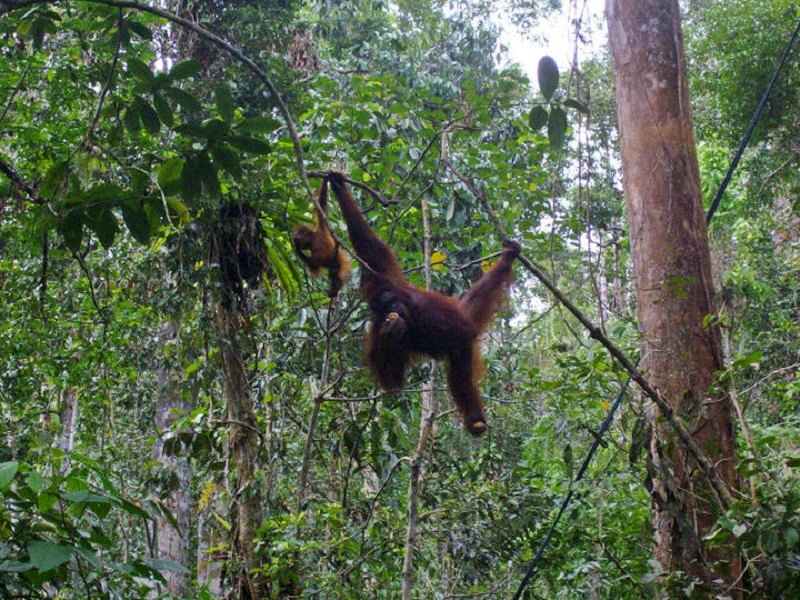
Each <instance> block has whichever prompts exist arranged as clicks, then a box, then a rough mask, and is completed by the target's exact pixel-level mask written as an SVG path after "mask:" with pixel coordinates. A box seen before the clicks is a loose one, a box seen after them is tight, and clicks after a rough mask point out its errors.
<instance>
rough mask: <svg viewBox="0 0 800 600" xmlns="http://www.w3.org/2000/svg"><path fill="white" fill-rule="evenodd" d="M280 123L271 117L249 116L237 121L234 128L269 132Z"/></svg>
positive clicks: (248, 131)
mask: <svg viewBox="0 0 800 600" xmlns="http://www.w3.org/2000/svg"><path fill="white" fill-rule="evenodd" d="M280 125H281V122H280V121H278V120H277V119H273V118H272V117H251V118H249V119H245V120H244V121H242V122H240V123H238V124H237V125H236V130H237V131H243V132H245V133H271V132H273V131H275V130H276V129H277V128H278V127H280Z"/></svg>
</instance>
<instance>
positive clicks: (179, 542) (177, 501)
mask: <svg viewBox="0 0 800 600" xmlns="http://www.w3.org/2000/svg"><path fill="white" fill-rule="evenodd" d="M176 329H177V327H176V325H175V324H174V323H172V322H169V321H167V322H165V323H164V325H163V327H162V331H161V335H160V338H161V345H162V347H166V346H168V345H170V344H173V343H175V340H176V337H177V332H176ZM167 355H168V353H165V355H163V356H162V357H161V360H160V361H159V363H158V366H157V367H156V369H155V375H156V379H157V381H158V404H157V406H156V413H155V418H154V421H155V426H156V429H157V433H158V435H157V437H156V441H155V442H154V443H153V460H154V461H156V462H158V463H160V464H161V471H162V473H163V474H164V475H165V476H167V477H166V478H165V479H166V480H167V482H168V485H167V489H166V490H165V491H162V492H161V494H160V495H161V498H162V501H163V503H164V506H165V507H166V508H167V509H168V510H169V511H170V512H171V513H172V515H173V517H175V521H176V522H177V524H178V528H177V529H176V528H175V527H174V525H173V524H172V523H171V522H170V520H169V519H167V518H166V517H165V516H164V515H158V518H157V519H156V523H155V534H156V549H157V552H158V555H157V558H161V559H165V560H171V561H173V562H175V563H177V564H179V565H181V566H183V567H186V568H187V571H185V572H178V571H164V572H163V575H164V579H166V581H167V587H168V588H169V591H170V592H171V593H172V594H174V595H175V596H178V597H183V596H185V595H186V594H187V593H188V591H189V573H190V571H189V528H190V526H191V525H190V523H191V491H190V489H189V486H190V482H191V477H190V476H191V474H190V471H189V461H188V459H187V457H186V456H185V455H184V454H175V453H172V452H170V453H165V452H164V438H163V432H164V431H165V430H168V429H170V427H171V426H172V424H173V422H174V421H175V418H176V417H177V416H179V415H181V414H185V413H186V412H187V411H188V410H189V402H188V400H187V399H186V398H183V397H181V395H180V393H179V391H180V390H179V389H178V378H177V374H176V373H175V371H174V370H173V369H172V368H170V365H169V359H168V358H166V356H167Z"/></svg>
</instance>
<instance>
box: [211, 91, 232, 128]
mask: <svg viewBox="0 0 800 600" xmlns="http://www.w3.org/2000/svg"><path fill="white" fill-rule="evenodd" d="M214 99H215V101H216V103H217V111H218V112H219V116H220V117H222V120H223V121H225V122H226V123H230V122H232V121H233V111H234V108H235V106H234V104H233V94H232V93H231V88H230V87H229V86H228V84H227V83H225V82H224V81H220V82H219V83H218V84H217V86H216V87H215V88H214Z"/></svg>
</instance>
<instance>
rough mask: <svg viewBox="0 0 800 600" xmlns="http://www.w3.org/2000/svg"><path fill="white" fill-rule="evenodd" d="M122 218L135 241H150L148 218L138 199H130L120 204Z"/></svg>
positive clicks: (141, 242) (142, 242)
mask: <svg viewBox="0 0 800 600" xmlns="http://www.w3.org/2000/svg"><path fill="white" fill-rule="evenodd" d="M122 220H123V221H125V225H127V226H128V231H130V232H131V235H132V236H133V238H134V239H135V240H136V241H137V242H139V243H140V244H146V243H147V242H149V241H150V219H149V218H148V217H147V213H146V212H145V210H144V208H143V207H142V206H141V204H139V202H138V201H136V200H132V201H130V202H126V203H125V204H123V205H122Z"/></svg>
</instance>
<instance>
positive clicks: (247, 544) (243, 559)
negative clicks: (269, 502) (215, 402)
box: [215, 292, 265, 600]
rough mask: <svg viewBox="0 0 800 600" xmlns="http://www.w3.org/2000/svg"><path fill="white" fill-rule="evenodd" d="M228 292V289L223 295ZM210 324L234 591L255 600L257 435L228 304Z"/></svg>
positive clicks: (234, 316) (259, 584)
mask: <svg viewBox="0 0 800 600" xmlns="http://www.w3.org/2000/svg"><path fill="white" fill-rule="evenodd" d="M228 293H229V294H230V292H228ZM231 296H232V294H230V295H229V296H228V297H229V298H230V297H231ZM215 329H216V335H217V338H218V342H219V345H220V356H221V358H222V370H223V379H224V384H223V385H224V389H225V400H226V404H227V407H228V422H229V430H228V431H229V433H228V452H229V458H230V462H231V463H232V471H233V473H234V480H235V488H234V489H233V503H232V506H231V515H230V516H231V523H232V524H233V526H234V537H233V540H232V541H233V547H234V552H235V553H236V558H237V559H238V563H239V565H240V567H241V570H240V572H239V573H238V574H236V582H235V587H236V588H237V591H236V592H235V593H234V594H233V595H234V597H240V598H251V599H253V600H257V599H258V598H261V597H263V595H264V591H265V590H264V588H263V585H264V583H263V578H262V577H261V576H260V575H258V574H257V573H253V570H254V569H257V567H258V566H259V565H258V562H257V560H256V556H255V532H256V530H257V529H258V528H259V527H260V525H261V521H262V519H261V514H262V512H261V511H262V507H261V499H260V490H259V487H258V484H257V483H256V482H254V481H253V476H254V474H255V471H256V467H257V465H258V454H259V450H260V439H259V432H258V429H257V428H256V420H255V415H254V414H253V402H252V397H251V394H250V385H249V381H248V379H247V371H246V370H245V362H244V361H245V359H244V353H243V352H242V346H241V343H240V336H241V335H242V331H241V327H240V317H239V312H238V310H237V308H236V307H235V306H234V305H233V303H231V302H219V303H218V304H217V307H216V315H215Z"/></svg>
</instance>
